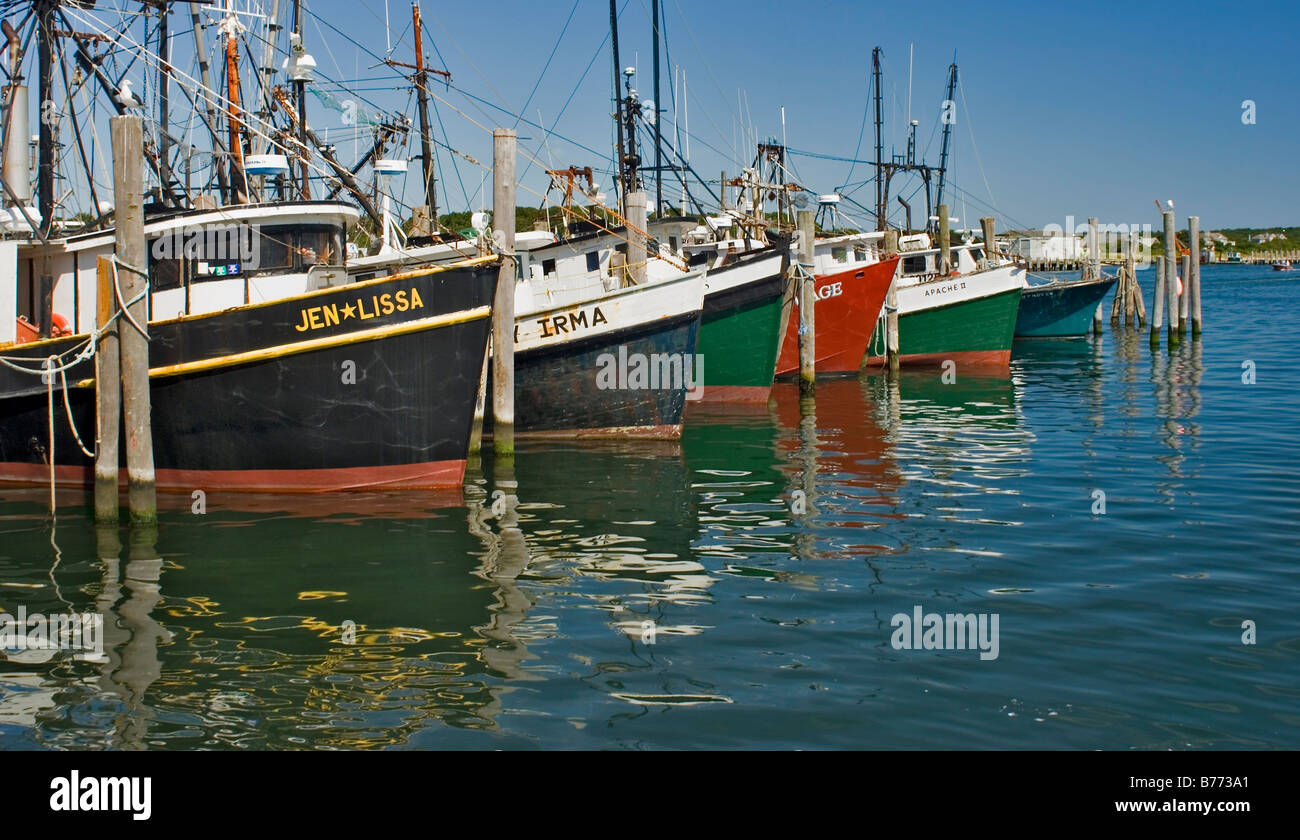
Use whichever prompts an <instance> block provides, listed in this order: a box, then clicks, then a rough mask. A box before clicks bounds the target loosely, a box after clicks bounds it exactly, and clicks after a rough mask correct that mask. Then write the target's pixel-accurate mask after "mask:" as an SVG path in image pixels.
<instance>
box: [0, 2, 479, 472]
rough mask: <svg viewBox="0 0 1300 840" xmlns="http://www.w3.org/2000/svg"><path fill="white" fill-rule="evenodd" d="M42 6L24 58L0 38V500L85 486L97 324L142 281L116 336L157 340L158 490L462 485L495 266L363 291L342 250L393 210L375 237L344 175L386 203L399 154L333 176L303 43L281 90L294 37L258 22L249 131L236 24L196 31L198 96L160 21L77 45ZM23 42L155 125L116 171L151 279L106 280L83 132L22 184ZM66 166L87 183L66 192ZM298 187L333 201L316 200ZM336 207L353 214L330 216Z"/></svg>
mask: <svg viewBox="0 0 1300 840" xmlns="http://www.w3.org/2000/svg"><path fill="white" fill-rule="evenodd" d="M57 5H58V4H54V3H50V4H45V5H44V6H42V7H41V8H39V9H37V10H36V12H35V14H34V15H31V16H29V17H28V18H27V19H26V20H27V21H29V25H30V26H31V30H30V31H29V32H28V34H27V35H26V36H24V35H23V34H22V33H20V32H18V31H17V30H15V29H14V28H13V27H12V26H9V25H8V24H7V23H6V26H5V27H4V31H5V35H6V37H7V38H8V39H9V43H10V47H11V49H10V53H9V55H10V67H9V78H10V84H9V85H8V87H7V88H6V90H5V105H6V106H7V108H6V111H7V112H6V114H5V125H6V127H7V129H8V130H7V131H6V133H5V154H4V163H3V167H4V170H3V174H4V184H5V191H6V196H7V198H8V199H9V200H8V202H7V204H6V206H5V213H4V214H3V217H0V229H2V230H3V232H4V234H5V235H6V238H5V240H4V241H3V242H0V357H3V360H4V364H3V365H0V481H9V482H31V481H36V482H46V481H54V482H57V483H62V484H87V483H89V482H90V481H91V475H92V459H93V455H92V454H91V451H92V448H93V446H94V442H95V406H96V400H97V389H98V385H99V383H98V382H97V381H96V356H97V353H96V351H97V350H98V349H99V347H98V339H99V332H98V329H99V321H100V316H99V315H98V309H99V308H100V306H102V305H103V303H107V302H108V299H109V298H111V297H116V298H117V299H118V303H121V304H123V305H124V307H125V304H126V301H124V300H122V294H121V289H120V284H119V283H118V278H117V274H118V271H119V269H120V270H121V271H123V272H125V271H128V270H131V271H139V272H140V273H143V274H146V275H147V279H148V283H147V285H146V290H145V292H143V293H142V294H143V295H144V301H143V303H144V308H145V310H146V317H144V318H139V319H136V318H132V317H129V316H127V315H125V314H123V315H121V316H117V319H116V328H117V329H118V330H119V331H128V330H139V331H141V332H144V333H146V334H147V335H148V338H149V345H148V368H149V370H148V376H149V383H150V403H151V405H150V411H151V428H152V443H153V455H154V467H155V472H156V479H157V486H158V488H159V489H162V490H175V491H178V492H182V493H189V492H190V491H192V490H194V489H231V490H239V491H304V492H310V491H322V490H338V489H352V488H425V487H454V486H457V485H459V484H460V481H461V478H462V475H463V472H464V466H465V459H466V456H467V452H468V443H469V436H470V429H471V426H472V423H473V417H474V407H475V402H476V400H477V396H478V394H479V386H480V381H481V371H482V369H483V364H484V357H485V354H486V352H487V338H488V333H489V326H490V324H489V315H490V312H491V302H492V300H493V295H494V292H495V288H496V279H497V276H498V274H499V263H498V262H497V261H496V260H495V258H493V257H490V256H483V257H478V258H475V259H471V260H462V261H461V262H459V263H456V264H451V265H444V266H437V267H428V268H421V269H418V270H414V271H408V272H403V273H398V274H386V275H384V276H374V277H372V278H371V279H369V280H367V281H365V282H354V280H355V278H352V277H349V274H348V265H347V254H348V252H349V250H350V249H349V248H348V244H349V243H348V242H347V234H348V230H349V228H350V227H353V226H354V225H355V223H356V222H357V221H358V219H359V218H360V214H361V212H362V211H364V212H365V214H366V215H367V216H368V217H369V219H370V221H372V222H374V223H375V224H376V225H378V224H380V223H383V224H385V225H387V224H389V223H390V219H389V218H388V213H387V204H385V207H384V211H385V212H384V213H383V214H382V215H381V214H380V212H379V209H378V208H377V207H376V206H375V203H374V201H373V200H372V199H371V197H370V195H371V190H370V188H369V185H365V186H363V185H362V184H361V183H360V182H359V181H358V178H357V173H358V172H359V171H360V170H361V169H362V168H363V166H365V165H367V164H368V165H369V166H370V168H371V171H372V174H373V176H374V180H375V182H376V183H375V185H376V186H380V185H381V184H382V183H383V182H384V181H385V179H388V178H390V177H391V174H392V173H393V172H395V171H397V167H395V165H394V164H396V163H403V166H404V162H402V161H392V160H388V159H385V157H384V155H383V150H384V148H385V143H386V142H387V139H388V138H390V137H391V133H387V134H386V133H384V132H378V133H377V134H376V139H375V143H374V145H373V147H372V148H371V150H370V151H369V152H368V153H367V154H366V155H365V157H363V159H362V163H360V164H357V165H355V166H353V165H347V164H343V163H341V162H340V161H339V160H338V159H337V157H336V151H337V150H336V147H334V146H332V145H330V144H328V143H324V142H322V141H321V140H320V138H319V137H318V136H317V135H316V134H315V132H314V131H313V130H312V129H311V128H310V127H309V126H308V125H307V124H306V108H305V95H306V94H305V90H306V87H307V85H309V84H310V83H311V82H312V81H313V77H312V71H313V68H314V67H315V62H314V60H313V59H312V58H311V56H310V55H308V54H307V53H306V51H305V48H304V45H303V39H302V35H303V33H302V28H301V20H300V19H295V20H294V21H293V24H292V27H291V28H290V30H289V31H287V35H288V41H289V43H288V49H287V50H286V51H284V53H283V54H285V55H286V58H285V61H284V62H283V64H282V65H280V66H281V67H282V69H283V71H284V74H283V76H277V70H276V66H277V65H279V64H280V62H279V61H278V59H279V58H280V56H279V55H277V52H278V51H279V50H281V49H283V46H284V45H283V42H280V43H277V40H278V39H279V38H282V37H284V36H283V35H278V34H277V33H281V32H285V31H286V28H285V27H282V26H281V25H280V22H279V21H277V20H275V15H274V14H273V15H271V16H267V17H265V18H263V16H261V15H255V16H253V17H254V18H255V19H257V20H259V21H260V22H259V23H257V25H256V27H254V28H255V29H256V30H258V31H255V32H253V33H252V34H253V36H258V35H260V34H265V36H266V37H265V38H264V39H263V40H262V41H261V43H260V45H259V47H258V50H259V52H261V54H262V57H261V59H260V61H258V62H257V63H258V65H259V66H258V68H257V73H258V77H259V82H261V83H265V86H266V87H265V89H263V90H262V94H263V95H262V96H261V97H259V98H258V99H257V102H258V105H257V106H256V107H258V108H262V106H265V105H267V104H270V103H271V101H274V104H275V106H276V107H272V108H270V109H269V110H265V109H263V110H259V111H257V112H256V113H254V112H252V110H251V109H249V108H246V107H245V106H244V103H243V98H242V95H241V92H240V84H239V78H240V62H241V57H242V56H245V55H247V56H249V57H251V56H252V51H251V48H250V47H249V45H248V44H247V43H246V42H244V34H245V33H246V32H248V31H249V27H246V26H244V25H243V24H241V23H240V22H239V16H238V14H237V13H236V11H235V9H234V7H233V5H232V4H230V3H227V4H226V5H225V9H224V14H222V13H221V12H218V13H217V14H218V20H217V21H209V22H208V23H205V22H204V20H203V19H202V17H203V16H202V15H201V14H200V12H199V10H198V9H194V10H191V12H190V13H189V15H188V16H189V18H190V23H191V24H192V26H193V34H194V44H195V46H194V55H193V56H192V60H191V63H192V65H193V66H194V67H195V68H196V70H195V72H196V74H197V75H187V74H185V73H184V72H183V70H182V69H181V68H183V66H184V65H185V63H186V62H185V60H184V58H183V57H182V56H178V55H176V54H175V53H173V52H172V49H173V47H174V46H175V43H174V42H178V41H179V40H180V39H175V38H172V37H169V36H168V34H167V32H168V30H167V25H168V21H169V18H170V17H171V15H172V9H171V7H170V6H168V5H167V4H163V5H161V6H159V7H157V8H156V9H146V11H145V12H144V13H143V15H140V16H138V17H137V13H136V12H134V11H132V12H130V13H129V15H128V14H126V13H125V12H124V13H123V15H122V17H123V20H122V21H121V27H120V28H118V27H117V25H116V24H110V23H106V22H104V21H100V20H99V19H97V18H96V19H89V18H88V19H86V20H84V21H82V23H83V24H84V25H86V26H92V27H93V26H96V25H99V26H102V27H103V29H104V31H103V32H102V33H95V34H91V35H85V34H79V33H76V32H69V31H66V30H65V29H59V28H58V27H56V25H55V14H56V11H57V8H56V7H57ZM416 14H417V15H418V11H416ZM58 15H60V16H61V15H62V12H58ZM212 22H216V23H218V31H219V32H220V35H221V37H220V43H221V46H222V47H224V66H223V67H222V72H221V76H222V77H223V79H224V81H225V85H224V88H223V90H224V93H223V94H222V98H221V101H220V102H218V101H217V100H216V98H215V97H214V96H212V90H213V86H212V84H211V77H210V75H209V67H208V63H207V60H208V55H209V52H210V50H211V47H210V45H208V44H206V43H205V36H204V32H203V29H204V27H205V26H206V25H211V23H212ZM24 37H26V38H32V39H36V40H37V41H39V44H40V47H41V50H42V51H43V54H46V55H48V54H50V53H51V52H53V53H54V54H61V52H62V51H63V50H65V49H67V50H69V51H74V50H75V52H76V54H77V60H78V61H79V66H81V67H83V68H84V69H85V71H86V72H87V74H88V76H87V82H86V84H87V90H88V91H91V92H97V93H98V95H99V97H101V98H103V99H105V100H108V101H109V102H110V103H111V107H112V108H113V110H114V112H115V113H118V114H129V113H131V112H134V111H142V110H144V109H145V108H149V109H150V110H151V111H152V110H154V108H155V106H156V111H155V112H154V113H152V114H150V118H149V119H144V120H142V122H143V131H144V133H145V135H146V137H145V139H144V143H143V144H142V148H141V151H139V152H136V153H135V154H140V155H142V156H143V160H130V159H129V158H126V159H123V160H119V161H116V162H115V165H117V166H123V165H125V166H126V167H127V169H128V170H129V169H130V168H132V167H135V166H140V165H141V164H143V167H142V168H143V170H144V173H143V178H142V180H143V182H144V183H143V190H142V192H143V202H142V208H141V209H142V211H143V216H144V219H143V222H144V225H143V232H144V242H143V243H142V244H143V245H144V247H145V253H146V255H147V256H146V259H145V264H143V265H140V266H139V267H123V266H122V265H121V264H120V263H119V262H118V261H116V260H114V259H112V255H113V253H114V251H115V247H116V244H117V243H116V231H115V230H114V229H113V227H111V225H114V224H116V222H117V220H116V218H115V215H116V210H115V208H114V207H113V206H112V205H111V204H109V203H106V202H104V201H102V200H100V199H102V198H104V197H105V196H103V195H102V193H101V194H99V195H98V196H97V195H96V193H95V184H96V182H99V181H102V175H103V173H98V176H99V177H97V176H96V173H95V172H93V171H92V169H91V167H90V163H89V161H90V158H88V157H87V156H86V155H85V151H84V148H82V144H83V137H82V134H81V128H82V126H81V123H80V122H78V121H77V120H75V119H74V120H69V121H67V123H65V130H66V129H67V128H71V129H72V134H74V135H75V140H76V145H77V146H78V148H79V150H80V151H81V155H80V156H75V155H68V154H60V153H59V151H58V148H57V144H56V141H55V132H54V131H51V130H49V129H51V128H57V126H56V125H54V123H55V122H57V121H56V120H53V119H46V118H45V117H44V116H43V117H42V120H41V131H40V134H39V135H38V145H37V154H38V161H37V165H36V166H35V167H31V166H30V165H29V161H28V159H27V154H28V152H27V149H28V142H27V138H28V136H29V135H28V129H27V126H28V125H30V124H31V111H32V110H33V109H32V108H31V105H32V104H34V103H30V102H29V99H28V96H27V89H26V87H24V86H23V84H22V72H21V71H22V60H23V55H24V53H23V51H22V50H21V49H18V48H17V47H18V46H19V45H21V43H23V41H24ZM95 38H101V39H103V40H104V41H107V42H118V43H121V44H124V45H131V46H132V47H133V48H132V49H129V50H122V51H120V52H114V53H113V54H112V55H111V56H106V57H104V58H105V60H104V61H100V60H99V59H98V58H96V57H94V56H92V55H91V54H90V52H89V49H88V47H87V39H91V40H92V42H93V40H94V39H95ZM241 42H243V43H241ZM33 52H35V51H33ZM142 55H143V56H144V57H145V60H143V61H140V62H138V63H137V61H136V59H137V58H139V57H140V56H142ZM123 56H125V57H123ZM255 61H256V59H255ZM38 73H39V75H40V89H41V90H49V89H53V88H52V85H53V82H54V80H53V76H52V71H51V69H50V67H49V62H44V63H40V64H39V66H38ZM128 75H133V76H136V77H137V78H139V77H143V83H142V84H140V90H141V91H143V92H145V95H142V96H137V95H135V94H133V93H132V92H131V81H132V80H131V78H128ZM277 82H283V83H284V85H287V86H288V88H289V89H291V90H292V91H293V93H292V95H291V94H290V93H289V92H288V90H286V88H285V87H284V86H282V85H280V84H277ZM175 92H183V93H184V94H185V96H187V97H188V98H189V99H190V102H191V104H192V111H191V112H190V114H189V116H190V117H191V118H193V117H195V116H199V117H201V118H202V121H203V124H204V125H205V127H206V129H207V132H208V133H209V134H210V139H211V141H212V144H211V150H210V151H209V150H206V149H201V148H199V147H198V146H195V145H191V144H181V143H179V142H178V141H176V140H175V136H179V135H174V134H173V132H174V131H177V129H176V123H177V121H176V120H175V119H174V117H175V116H176V115H174V114H172V113H171V109H170V107H169V102H170V101H171V100H170V99H169V94H170V93H175ZM50 104H51V103H49V102H46V103H43V105H50ZM56 104H57V103H56ZM67 105H68V106H69V107H70V103H67ZM46 110H48V109H47V108H45V107H42V108H41V109H40V111H41V113H44V112H45V111H46ZM54 110H55V111H58V109H57V108H56V109H54ZM219 128H221V129H224V130H223V131H222V130H219ZM65 136H68V135H65ZM186 136H187V137H189V136H190V135H188V134H187V135H186ZM115 145H116V143H115ZM138 148H140V147H138ZM309 150H310V151H309ZM78 160H79V161H80V163H81V166H82V168H83V169H84V170H85V171H84V172H82V173H81V175H80V177H78V176H77V173H76V172H75V171H70V168H73V169H75V166H74V163H75V162H76V161H78ZM196 162H197V165H195V164H196ZM425 163H426V166H428V165H429V164H430V163H431V157H430V156H429V155H428V154H427V153H426V155H425ZM33 171H34V172H36V174H37V177H36V178H35V179H33V178H32V177H31V173H32V172H33ZM33 180H35V182H36V189H35V190H33V183H32V182H33ZM331 186H333V187H335V188H334V189H333V191H332V192H331V191H329V189H330V187H331ZM313 187H316V188H318V189H319V188H322V187H324V188H325V192H323V193H318V195H327V196H328V197H327V198H326V199H325V200H311V192H312V189H313ZM343 191H346V193H347V194H348V197H349V198H350V200H351V201H350V202H345V201H343V200H342V199H335V198H334V196H335V195H336V194H338V193H340V192H343ZM34 192H35V193H36V199H37V200H36V201H35V202H32V198H33V193H34ZM138 195H139V193H137V196H138ZM79 209H80V211H81V212H78V210H79ZM104 258H109V261H107V262H104ZM101 262H102V263H103V266H104V267H102V268H101ZM101 292H103V293H105V294H103V295H101ZM113 292H116V294H113ZM101 297H103V299H104V300H103V303H101V300H100V298H101ZM105 308H106V309H107V310H108V311H113V307H105ZM123 449H125V447H123Z"/></svg>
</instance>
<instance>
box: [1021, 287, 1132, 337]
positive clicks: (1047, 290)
mask: <svg viewBox="0 0 1300 840" xmlns="http://www.w3.org/2000/svg"><path fill="white" fill-rule="evenodd" d="M1118 279H1119V278H1118V277H1116V276H1115V275H1104V276H1102V277H1098V278H1096V279H1093V278H1087V279H1081V280H1068V281H1062V280H1055V281H1052V282H1050V283H1039V284H1032V285H1031V284H1030V283H1029V282H1028V276H1027V275H1026V281H1025V287H1024V289H1023V290H1022V291H1021V293H1020V311H1019V313H1018V314H1017V315H1016V338H1068V337H1075V336H1083V335H1086V334H1087V333H1088V330H1089V329H1090V328H1091V327H1092V318H1093V314H1094V313H1095V312H1096V311H1097V305H1098V304H1099V303H1101V300H1102V298H1104V297H1105V296H1106V293H1107V292H1109V291H1110V289H1111V287H1112V286H1114V285H1115V281H1116V280H1118Z"/></svg>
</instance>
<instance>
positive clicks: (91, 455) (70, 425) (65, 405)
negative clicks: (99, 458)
mask: <svg viewBox="0 0 1300 840" xmlns="http://www.w3.org/2000/svg"><path fill="white" fill-rule="evenodd" d="M53 378H54V377H50V379H53ZM59 379H60V380H62V382H63V410H64V411H66V412H67V413H68V428H69V429H71V430H72V437H73V438H74V439H76V441H77V446H79V447H81V451H82V452H84V453H85V455H86V457H87V458H94V457H95V453H94V452H91V451H90V450H89V449H87V448H86V444H84V443H82V442H81V435H80V434H79V433H78V432H77V423H76V421H75V420H73V419H72V406H71V405H70V404H69V403H68V375H67V374H66V373H64V372H62V371H59ZM50 448H51V449H53V448H54V442H53V439H52V438H51V442H50Z"/></svg>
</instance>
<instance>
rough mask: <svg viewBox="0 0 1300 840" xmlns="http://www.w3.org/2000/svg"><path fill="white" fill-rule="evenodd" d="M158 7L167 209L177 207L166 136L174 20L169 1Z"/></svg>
mask: <svg viewBox="0 0 1300 840" xmlns="http://www.w3.org/2000/svg"><path fill="white" fill-rule="evenodd" d="M156 2H157V5H158V180H159V182H160V185H159V186H160V194H161V195H160V197H161V198H162V201H163V204H165V205H167V206H168V207H171V206H174V205H175V204H176V201H175V199H174V198H173V196H172V170H171V164H170V163H169V161H168V158H169V157H170V156H171V136H170V135H169V134H168V133H167V132H168V129H169V125H168V123H169V122H170V119H169V116H170V114H171V103H170V101H169V99H170V97H169V94H170V87H171V85H170V81H171V65H170V64H169V63H168V62H170V61H171V38H170V36H169V35H168V32H167V20H168V18H169V17H171V5H170V0H156Z"/></svg>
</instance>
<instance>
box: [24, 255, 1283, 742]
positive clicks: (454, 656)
mask: <svg viewBox="0 0 1300 840" xmlns="http://www.w3.org/2000/svg"><path fill="white" fill-rule="evenodd" d="M1202 276H1203V286H1204V304H1203V305H1204V313H1205V318H1206V331H1205V334H1204V336H1203V338H1202V340H1200V341H1197V342H1193V341H1191V340H1190V337H1189V338H1188V339H1185V340H1184V341H1183V343H1182V344H1181V345H1180V346H1179V347H1178V348H1177V349H1175V350H1172V351H1171V350H1170V349H1169V348H1168V346H1167V342H1166V340H1165V339H1164V337H1163V336H1162V340H1161V347H1160V349H1159V350H1158V351H1155V352H1152V351H1151V350H1150V349H1149V347H1148V338H1147V332H1146V330H1145V329H1144V330H1141V331H1134V330H1130V329H1128V328H1126V327H1125V328H1121V329H1119V330H1114V329H1112V328H1111V327H1110V325H1109V317H1107V322H1106V327H1105V332H1104V335H1103V336H1102V337H1101V338H1100V339H1096V338H1087V339H1072V340H1040V341H1033V342H1020V343H1017V345H1016V348H1015V352H1014V356H1013V360H1012V363H1011V371H1010V375H1009V376H1005V377H992V378H990V377H987V376H981V375H977V374H975V373H970V372H967V371H964V370H962V369H961V368H960V367H958V368H957V369H956V370H955V379H952V377H949V379H950V380H951V381H945V380H944V378H943V377H942V376H941V371H940V370H938V369H935V370H927V371H909V372H905V373H904V374H903V375H902V376H901V377H899V378H898V379H897V380H895V381H890V380H889V379H888V378H887V377H884V376H882V375H880V374H879V372H868V373H867V374H866V375H864V376H863V377H861V378H860V379H846V380H834V381H822V382H819V384H818V388H817V395H816V400H815V404H813V405H811V406H808V407H807V411H805V412H801V405H800V401H799V397H798V392H797V387H796V386H793V385H779V386H778V387H777V388H776V390H775V393H774V399H773V402H772V403H771V404H770V405H769V406H763V407H752V408H751V407H743V406H742V407H733V408H714V407H711V406H694V405H693V406H691V411H689V412H688V418H687V423H686V427H685V430H684V433H683V437H682V440H681V441H680V442H658V443H647V442H626V443H586V442H581V443H579V442H574V443H556V442H529V443H521V444H520V451H519V453H518V455H517V457H516V459H515V462H514V464H513V467H510V466H509V465H504V464H498V463H494V462H493V460H492V458H491V457H490V456H488V457H486V458H485V460H484V463H483V464H481V465H480V466H478V467H477V468H474V469H472V470H471V473H470V475H469V476H468V477H467V480H466V488H465V490H464V492H463V493H450V494H422V493H407V494H391V495H390V494H358V495H344V496H330V497H264V496H263V497H248V496H239V495H218V494H216V493H210V494H205V493H197V494H194V495H190V496H183V497H179V498H163V499H162V500H161V503H162V506H163V507H164V508H165V510H164V511H163V512H162V513H161V522H160V525H159V527H158V528H157V530H156V532H148V531H137V532H130V531H128V530H127V529H125V528H123V529H121V530H120V531H118V530H113V529H110V530H108V531H102V530H101V531H97V530H96V529H95V528H94V527H93V526H92V525H91V524H90V517H89V500H88V498H87V497H86V496H85V495H84V494H81V493H78V492H76V491H73V490H68V489H60V491H59V507H58V515H57V517H56V518H54V519H53V520H51V517H50V516H49V513H48V509H47V508H48V490H47V489H39V488H36V489H29V490H16V489H10V490H4V491H0V533H2V534H3V536H2V537H0V613H6V614H9V615H17V614H18V611H19V610H20V609H21V610H24V611H25V612H26V614H28V615H32V614H43V615H51V614H67V613H69V612H74V613H95V614H98V615H102V616H103V629H102V654H101V653H97V652H90V653H87V654H83V655H80V656H73V655H68V654H67V653H63V652H61V653H57V654H53V655H50V656H42V655H41V652H39V651H31V650H26V651H17V650H15V649H12V648H11V649H10V650H9V651H7V653H6V654H5V656H6V657H7V658H5V659H3V660H0V749H33V748H35V749H45V748H49V749H62V748H122V749H159V750H165V749H347V748H397V749H410V748H421V749H423V748H469V749H498V748H504V749H515V748H522V749H528V748H581V749H588V748H598V749H603V748H614V749H662V748H706V747H718V748H741V747H745V748H814V749H822V748H845V747H864V748H959V749H966V748H1049V749H1051V748H1073V749H1092V748H1100V749H1110V750H1122V749H1192V748H1197V749H1201V748H1211V749H1228V748H1247V749H1255V748H1291V749H1295V748H1297V747H1300V617H1298V615H1297V610H1296V606H1297V592H1300V572H1298V568H1297V567H1298V564H1300V521H1298V520H1300V473H1298V470H1297V467H1300V457H1298V456H1297V442H1298V441H1300V399H1298V398H1297V394H1300V365H1297V362H1296V359H1295V351H1294V350H1293V348H1292V344H1294V343H1295V336H1296V335H1297V334H1300V313H1298V311H1297V307H1296V305H1295V296H1296V294H1295V293H1296V289H1297V283H1298V282H1300V281H1297V280H1296V279H1294V278H1295V277H1296V275H1292V274H1287V273H1279V272H1273V271H1271V270H1269V268H1268V267H1267V266H1262V267H1260V266H1211V267H1206V268H1205V269H1204V270H1203V274H1202ZM1141 282H1142V284H1143V286H1144V288H1145V289H1146V290H1147V295H1146V299H1147V301H1148V308H1149V301H1150V285H1151V272H1150V271H1149V270H1148V271H1145V272H1143V273H1142V274H1141ZM1105 306H1106V313H1107V316H1109V307H1110V300H1109V298H1108V299H1107V300H1106V304H1105ZM201 489H202V488H196V490H201ZM516 499H517V503H516ZM918 609H919V611H920V612H922V613H925V614H928V613H938V614H941V615H947V614H975V615H980V616H984V617H987V618H989V619H990V620H991V619H992V617H993V616H996V617H997V624H996V628H997V637H996V642H997V644H996V648H995V650H996V656H988V655H983V656H982V655H981V654H989V653H993V652H994V650H982V649H978V648H975V649H973V647H974V646H973V645H967V646H966V647H965V648H964V649H961V648H953V647H951V646H949V647H947V648H944V649H915V648H914V647H913V648H912V649H908V647H902V646H899V645H898V644H896V639H897V638H898V635H897V633H896V625H897V620H896V618H895V617H896V616H899V615H903V616H906V617H908V618H910V617H912V616H913V615H914V614H916V611H917V610H918ZM11 644H12V642H11Z"/></svg>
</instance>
